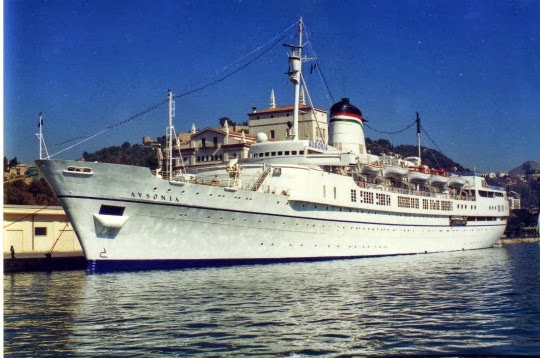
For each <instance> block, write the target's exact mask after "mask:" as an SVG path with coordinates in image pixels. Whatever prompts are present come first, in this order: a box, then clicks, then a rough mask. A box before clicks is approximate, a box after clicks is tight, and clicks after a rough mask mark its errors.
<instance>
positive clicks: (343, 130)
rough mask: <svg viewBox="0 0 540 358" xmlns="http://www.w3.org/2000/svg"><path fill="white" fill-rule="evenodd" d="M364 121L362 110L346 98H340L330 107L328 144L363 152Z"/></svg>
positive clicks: (354, 151)
mask: <svg viewBox="0 0 540 358" xmlns="http://www.w3.org/2000/svg"><path fill="white" fill-rule="evenodd" d="M364 121H365V119H364V118H362V112H360V110H359V109H358V108H357V107H355V106H353V105H352V104H351V103H350V101H349V99H348V98H342V99H341V101H339V102H338V103H336V104H334V105H333V106H332V108H331V109H330V125H329V127H328V141H329V144H330V145H332V146H333V147H336V148H338V149H340V150H342V151H345V152H351V153H354V154H356V155H360V154H365V153H366V141H365V138H364V124H363V123H364Z"/></svg>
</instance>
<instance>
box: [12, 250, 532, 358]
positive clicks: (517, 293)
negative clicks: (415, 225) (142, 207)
mask: <svg viewBox="0 0 540 358" xmlns="http://www.w3.org/2000/svg"><path fill="white" fill-rule="evenodd" d="M539 259H540V245H539V244H538V243H535V244H520V245H508V246H504V247H500V248H493V249H485V250H475V251H463V252H451V253H439V254H427V255H412V256H395V257H384V258H369V259H355V260H338V261H327V262H310V263H290V264H272V265H253V266H237V267H228V268H207V269H195V270H177V271H147V272H118V273H108V274H94V275H92V274H86V273H85V272H83V271H70V272H51V273H17V274H6V275H4V354H5V355H6V356H44V355H49V356H87V357H94V356H115V357H116V356H124V357H131V356H186V355H191V356H193V355H199V356H228V355H236V356H247V355H263V356H282V357H286V356H302V355H314V354H317V355H325V356H339V355H376V354H381V355H401V354H430V355H432V354H433V355H440V354H463V355H468V354H482V355H485V354H489V355H506V354H528V355H539V354H540V261H539Z"/></svg>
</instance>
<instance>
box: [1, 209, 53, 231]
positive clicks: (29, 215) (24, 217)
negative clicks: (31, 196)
mask: <svg viewBox="0 0 540 358" xmlns="http://www.w3.org/2000/svg"><path fill="white" fill-rule="evenodd" d="M50 206H52V205H47V206H44V207H42V208H41V209H38V210H36V211H34V212H33V213H31V214H28V215H25V216H23V217H22V218H20V219H18V220H15V221H13V222H12V223H9V224H7V225H6V226H4V227H3V228H4V229H5V228H7V227H9V226H11V225H14V224H16V223H18V222H21V221H23V220H24V219H26V218H29V217H31V216H34V215H36V214H37V213H39V212H40V211H43V210H45V209H47V208H48V207H50Z"/></svg>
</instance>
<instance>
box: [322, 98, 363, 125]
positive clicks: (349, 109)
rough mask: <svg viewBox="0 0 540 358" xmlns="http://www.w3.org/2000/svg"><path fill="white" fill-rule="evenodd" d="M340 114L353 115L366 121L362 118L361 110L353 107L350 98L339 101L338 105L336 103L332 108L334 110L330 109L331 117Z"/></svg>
mask: <svg viewBox="0 0 540 358" xmlns="http://www.w3.org/2000/svg"><path fill="white" fill-rule="evenodd" d="M338 113H342V114H351V115H353V116H354V117H360V118H361V119H362V120H364V119H363V118H362V112H360V110H359V109H358V108H357V107H355V106H353V105H352V104H351V103H350V102H349V99H348V98H342V99H341V101H339V102H338V103H335V104H334V105H333V106H332V108H330V117H332V116H334V115H336V114H338Z"/></svg>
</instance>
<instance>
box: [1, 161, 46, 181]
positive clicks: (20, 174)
mask: <svg viewBox="0 0 540 358" xmlns="http://www.w3.org/2000/svg"><path fill="white" fill-rule="evenodd" d="M40 178H41V175H40V173H39V171H38V169H37V168H36V167H35V166H34V165H33V164H17V165H16V166H14V167H12V168H9V170H8V171H7V172H4V183H5V182H8V181H14V180H23V181H24V182H25V183H26V184H30V183H32V181H35V180H39V179H40Z"/></svg>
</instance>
